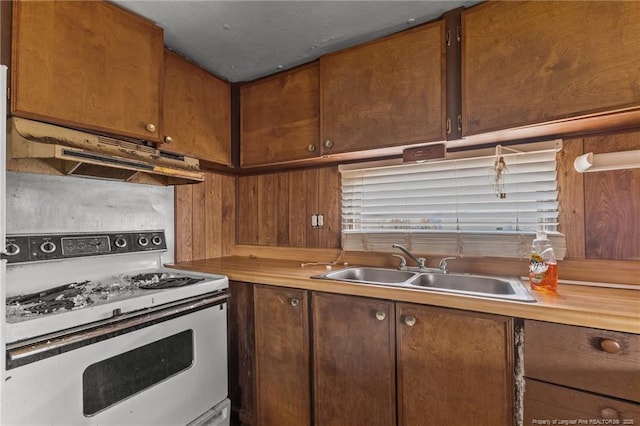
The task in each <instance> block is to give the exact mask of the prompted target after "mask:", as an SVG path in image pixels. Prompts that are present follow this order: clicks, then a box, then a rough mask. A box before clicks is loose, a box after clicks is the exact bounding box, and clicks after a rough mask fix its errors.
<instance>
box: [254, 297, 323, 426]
mask: <svg viewBox="0 0 640 426" xmlns="http://www.w3.org/2000/svg"><path fill="white" fill-rule="evenodd" d="M254 307H255V329H256V340H255V342H256V343H255V345H256V349H255V350H256V388H257V418H258V425H265V426H268V425H282V426H285V425H291V426H303V425H309V424H310V423H311V383H310V380H311V377H310V376H311V371H310V367H309V360H310V354H309V315H308V297H307V292H306V291H304V290H297V289H290V288H278V287H266V286H256V287H255V288H254Z"/></svg>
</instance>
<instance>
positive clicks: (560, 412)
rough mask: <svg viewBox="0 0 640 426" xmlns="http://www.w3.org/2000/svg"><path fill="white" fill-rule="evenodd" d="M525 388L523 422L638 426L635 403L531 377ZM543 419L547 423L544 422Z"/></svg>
mask: <svg viewBox="0 0 640 426" xmlns="http://www.w3.org/2000/svg"><path fill="white" fill-rule="evenodd" d="M525 389H526V391H525V393H524V423H523V424H525V425H534V424H558V425H562V424H565V425H567V424H584V425H586V424H591V425H596V424H599V425H634V424H635V425H637V424H638V422H640V405H638V404H633V403H629V402H624V401H622V400H619V399H615V398H607V397H605V396H602V395H596V394H592V393H589V392H581V391H579V390H575V389H568V388H564V387H562V386H555V385H552V384H549V383H544V382H538V381H537V380H531V379H527V383H526V388H525ZM546 421H548V422H549V423H544V422H546ZM572 421H573V423H570V422H572Z"/></svg>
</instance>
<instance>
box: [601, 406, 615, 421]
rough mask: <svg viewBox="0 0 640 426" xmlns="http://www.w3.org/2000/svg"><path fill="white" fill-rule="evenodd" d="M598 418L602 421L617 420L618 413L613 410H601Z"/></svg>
mask: <svg viewBox="0 0 640 426" xmlns="http://www.w3.org/2000/svg"><path fill="white" fill-rule="evenodd" d="M600 417H602V418H603V419H617V418H618V411H617V410H616V409H615V408H609V407H607V408H603V409H602V411H600Z"/></svg>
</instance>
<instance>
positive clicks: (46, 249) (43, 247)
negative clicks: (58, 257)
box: [40, 241, 56, 254]
mask: <svg viewBox="0 0 640 426" xmlns="http://www.w3.org/2000/svg"><path fill="white" fill-rule="evenodd" d="M40 251H41V252H43V253H45V254H51V253H53V252H54V251H56V245H55V244H54V243H52V242H51V241H45V242H44V243H42V244H40Z"/></svg>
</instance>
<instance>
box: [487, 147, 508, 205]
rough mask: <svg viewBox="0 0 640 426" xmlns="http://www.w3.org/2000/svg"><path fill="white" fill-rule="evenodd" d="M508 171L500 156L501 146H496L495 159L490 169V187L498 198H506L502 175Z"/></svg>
mask: <svg viewBox="0 0 640 426" xmlns="http://www.w3.org/2000/svg"><path fill="white" fill-rule="evenodd" d="M508 171H509V169H508V168H507V163H506V162H505V161H504V157H503V156H502V146H500V145H496V159H495V161H494V163H493V167H492V168H491V172H492V174H491V186H492V187H493V189H495V191H496V197H498V198H507V193H506V192H505V189H504V174H505V173H506V172H508Z"/></svg>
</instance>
